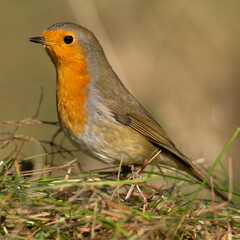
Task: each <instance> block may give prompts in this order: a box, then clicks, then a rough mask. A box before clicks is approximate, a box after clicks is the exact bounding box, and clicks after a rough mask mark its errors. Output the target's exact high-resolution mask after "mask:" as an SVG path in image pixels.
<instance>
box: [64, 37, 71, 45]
mask: <svg viewBox="0 0 240 240" xmlns="http://www.w3.org/2000/svg"><path fill="white" fill-rule="evenodd" d="M63 41H64V42H65V43H66V44H68V45H69V44H71V43H72V42H73V36H66V37H64V39H63Z"/></svg>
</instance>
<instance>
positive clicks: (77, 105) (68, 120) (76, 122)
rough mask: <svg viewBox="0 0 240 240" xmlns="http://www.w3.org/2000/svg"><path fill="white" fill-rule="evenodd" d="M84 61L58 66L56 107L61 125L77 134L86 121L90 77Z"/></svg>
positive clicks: (71, 132) (80, 131)
mask: <svg viewBox="0 0 240 240" xmlns="http://www.w3.org/2000/svg"><path fill="white" fill-rule="evenodd" d="M86 64H87V63H86V61H77V62H76V63H75V64H74V62H71V64H67V65H65V66H64V65H63V66H61V67H60V68H58V83H57V107H58V116H59V120H60V123H61V125H62V127H64V128H66V129H67V130H68V132H69V133H70V134H73V135H75V136H78V135H79V134H80V133H82V131H83V129H84V126H85V125H86V124H87V122H88V117H89V116H88V111H87V106H86V103H87V100H88V93H89V82H90V77H89V76H88V74H87V71H86V67H87V66H86Z"/></svg>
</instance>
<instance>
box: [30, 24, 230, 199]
mask: <svg viewBox="0 0 240 240" xmlns="http://www.w3.org/2000/svg"><path fill="white" fill-rule="evenodd" d="M29 41H30V42H34V43H40V44H42V45H43V46H44V48H45V49H46V51H47V54H48V55H49V57H50V59H51V61H52V62H53V64H54V66H55V68H56V75H57V84H56V96H57V113H58V119H59V123H60V126H61V128H62V130H63V132H64V133H65V134H66V136H67V138H68V139H69V140H70V141H71V142H72V143H73V144H74V145H75V146H76V147H77V148H79V149H81V150H82V151H83V152H85V153H86V154H88V155H89V156H91V157H93V158H95V159H97V160H100V161H102V162H104V163H107V164H116V163H120V162H121V161H122V163H123V165H140V166H141V165H143V164H144V162H145V160H146V159H148V158H149V157H150V156H151V154H152V153H153V152H154V151H155V150H156V149H158V150H159V151H161V152H160V154H159V155H158V156H157V157H156V158H155V159H154V160H153V162H151V164H162V165H167V166H170V167H173V168H175V169H177V170H181V171H184V172H186V173H188V174H189V175H191V176H193V177H194V178H196V179H197V180H199V181H200V182H202V181H203V180H204V178H205V174H204V172H203V171H202V170H201V168H199V167H197V166H196V165H195V164H194V163H193V162H192V160H191V159H190V158H188V157H187V156H185V155H184V154H183V153H182V152H181V151H180V150H178V148H177V147H176V146H175V144H174V143H173V142H172V140H171V139H170V138H169V136H168V135H167V133H166V132H165V131H164V129H163V128H162V127H161V126H160V125H159V124H158V122H157V121H156V120H155V119H154V118H153V116H152V115H151V114H150V113H149V112H148V111H147V110H145V108H144V107H143V106H142V105H141V104H140V103H139V102H138V100H137V99H136V98H135V97H134V96H133V95H132V94H131V93H130V92H129V91H128V89H127V88H126V87H125V86H124V84H123V83H122V81H121V80H120V79H119V77H118V76H117V74H116V73H115V72H114V70H113V68H112V67H111V65H110V64H109V62H108V60H107V58H106V55H105V53H104V51H103V48H102V47H101V45H100V43H99V41H98V40H97V38H96V37H95V35H94V34H93V33H92V32H91V31H90V30H88V29H86V28H84V27H82V26H80V25H78V24H75V23H70V22H60V23H56V24H54V25H52V26H50V27H48V28H47V29H46V30H45V31H44V32H43V33H42V35H41V36H39V37H32V38H29ZM209 188H210V187H209ZM214 191H215V194H216V195H217V196H218V197H220V198H221V199H222V200H224V201H226V200H227V197H226V196H225V194H224V193H223V192H221V191H220V190H217V189H214Z"/></svg>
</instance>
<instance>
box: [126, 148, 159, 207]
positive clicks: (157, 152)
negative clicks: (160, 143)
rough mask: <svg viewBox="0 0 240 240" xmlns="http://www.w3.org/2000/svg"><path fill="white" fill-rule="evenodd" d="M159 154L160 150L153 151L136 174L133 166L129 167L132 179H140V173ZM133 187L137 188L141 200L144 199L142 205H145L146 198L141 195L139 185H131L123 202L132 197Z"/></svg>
mask: <svg viewBox="0 0 240 240" xmlns="http://www.w3.org/2000/svg"><path fill="white" fill-rule="evenodd" d="M160 152H161V150H159V149H156V150H154V152H153V153H152V154H151V156H150V158H147V159H145V161H144V163H143V165H142V167H141V168H140V169H138V171H137V172H135V169H134V165H133V164H131V165H130V167H131V171H132V179H136V178H140V177H141V175H140V174H141V173H142V171H143V170H144V169H145V168H146V167H147V165H148V164H149V163H150V162H151V161H152V160H153V159H155V158H156V157H157V155H158V154H159V153H160ZM135 186H136V188H137V191H138V193H139V194H140V195H141V196H142V197H143V199H144V204H146V203H147V198H146V197H145V196H144V194H143V193H142V191H141V189H140V187H139V185H137V184H132V185H131V187H130V189H129V191H128V193H127V195H126V197H125V200H128V199H129V198H130V196H131V195H132V192H133V190H134V187H135Z"/></svg>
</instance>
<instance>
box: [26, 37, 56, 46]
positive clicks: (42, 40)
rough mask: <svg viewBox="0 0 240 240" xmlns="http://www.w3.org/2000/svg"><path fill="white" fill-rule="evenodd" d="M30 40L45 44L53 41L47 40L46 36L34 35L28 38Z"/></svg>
mask: <svg viewBox="0 0 240 240" xmlns="http://www.w3.org/2000/svg"><path fill="white" fill-rule="evenodd" d="M28 41H29V42H34V43H41V44H43V45H47V46H48V45H51V44H52V43H53V42H50V41H47V40H46V39H45V38H44V37H32V38H29V39H28Z"/></svg>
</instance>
